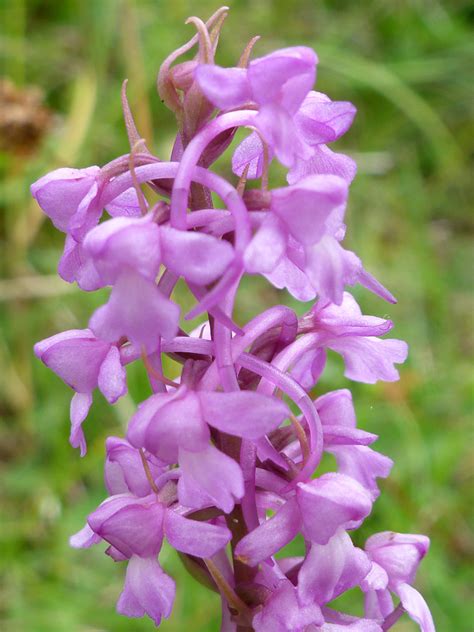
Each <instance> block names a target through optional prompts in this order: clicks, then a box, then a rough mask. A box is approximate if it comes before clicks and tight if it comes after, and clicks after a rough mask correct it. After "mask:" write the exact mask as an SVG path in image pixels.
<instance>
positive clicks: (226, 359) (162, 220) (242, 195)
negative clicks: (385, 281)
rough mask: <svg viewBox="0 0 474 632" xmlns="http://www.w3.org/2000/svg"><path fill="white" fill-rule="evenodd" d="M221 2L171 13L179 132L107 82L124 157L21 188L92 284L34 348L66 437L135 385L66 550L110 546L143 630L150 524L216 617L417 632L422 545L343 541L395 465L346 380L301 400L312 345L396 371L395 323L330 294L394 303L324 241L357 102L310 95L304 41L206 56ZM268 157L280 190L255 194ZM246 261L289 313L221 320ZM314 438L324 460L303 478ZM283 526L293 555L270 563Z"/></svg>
mask: <svg viewBox="0 0 474 632" xmlns="http://www.w3.org/2000/svg"><path fill="white" fill-rule="evenodd" d="M227 11H228V10H227V8H225V7H223V8H221V9H219V10H218V11H217V12H216V13H215V14H214V15H213V16H211V17H210V18H209V20H208V21H207V22H206V23H204V22H202V21H201V20H200V19H198V18H190V20H189V22H190V23H192V24H193V26H194V27H195V28H196V35H195V36H194V37H193V38H191V40H190V41H189V42H188V43H186V44H185V45H184V46H182V47H181V48H180V49H178V50H177V51H175V52H174V53H172V54H171V55H170V56H169V57H168V59H167V60H166V61H165V62H164V63H163V65H162V67H161V69H160V72H159V75H158V90H159V93H160V97H161V99H162V101H163V102H164V103H165V105H167V106H168V107H169V108H170V109H171V110H172V111H173V112H174V113H175V115H176V120H177V125H178V130H177V134H176V140H175V143H174V147H173V150H172V155H171V159H170V161H164V160H161V159H159V158H158V157H156V156H155V155H153V153H152V152H151V151H150V149H149V148H148V147H147V146H146V144H145V142H144V140H143V139H141V137H140V135H139V132H138V130H137V128H136V126H135V122H134V120H133V117H132V114H131V111H130V108H129V105H128V102H127V97H126V92H125V90H126V83H125V84H124V87H123V91H122V103H123V110H124V117H125V123H126V127H127V132H128V137H129V140H130V145H131V150H130V153H129V154H127V155H125V156H121V157H119V158H117V159H115V160H113V161H112V162H110V163H109V164H107V165H105V166H103V167H101V168H99V167H97V166H93V167H88V168H85V169H72V168H65V169H58V170H56V171H53V172H52V173H50V174H48V175H46V176H44V177H43V178H41V179H40V180H38V181H37V182H36V183H35V184H33V185H32V187H31V191H32V194H33V196H34V197H35V198H36V200H37V201H38V203H39V205H40V206H41V208H42V209H43V211H44V212H45V213H46V215H48V217H50V219H51V220H52V222H53V224H54V225H55V226H56V227H57V228H58V229H59V230H61V231H63V232H64V233H65V234H66V243H65V249H64V254H63V256H62V258H61V260H60V262H59V274H60V275H61V277H62V278H63V279H65V280H66V281H68V282H71V283H72V282H74V281H75V282H76V283H77V284H78V285H79V287H81V288H82V289H83V290H85V291H92V290H96V289H98V288H103V287H107V286H109V287H110V288H111V292H110V297H109V300H108V302H107V303H106V304H105V305H103V306H102V307H100V308H99V309H97V311H96V312H95V313H94V314H92V315H91V318H90V320H89V323H88V328H85V329H81V330H72V331H66V332H63V333H59V334H55V335H53V336H51V337H50V338H47V339H46V340H43V341H41V342H39V343H37V345H36V346H35V353H36V355H37V356H38V357H39V358H40V359H41V360H42V361H43V362H44V364H46V365H47V366H48V367H49V368H51V369H52V370H53V371H54V372H55V373H56V374H57V375H58V376H59V377H60V378H62V379H63V380H64V381H65V382H66V384H68V385H69V386H70V387H71V388H72V389H73V391H74V392H75V394H74V396H73V398H72V402H71V424H72V425H71V444H72V445H73V446H74V447H80V448H81V455H84V454H85V453H86V440H85V435H84V432H83V429H82V424H83V422H84V421H85V419H86V417H87V414H88V412H89V409H90V407H91V404H92V395H93V391H94V390H95V389H96V388H98V389H99V390H100V391H101V392H102V393H103V394H104V395H105V397H106V399H107V400H108V401H109V402H110V403H111V404H113V403H114V402H115V401H117V399H118V398H120V397H121V396H123V395H124V394H125V393H126V391H127V383H126V366H127V365H128V364H130V363H132V362H138V363H143V364H144V366H145V368H146V370H147V372H148V376H149V380H150V395H149V397H148V398H147V399H146V400H145V401H143V402H141V403H139V404H138V407H137V410H136V412H135V414H134V415H133V417H132V418H131V420H130V423H129V426H128V430H127V434H126V438H119V437H109V439H107V442H106V464H105V482H106V487H107V491H108V493H109V497H108V498H106V499H105V500H104V502H103V503H102V504H101V505H100V506H99V507H98V508H97V509H96V510H95V511H94V512H92V513H91V514H90V515H89V516H88V518H87V523H86V526H85V527H84V528H83V529H82V530H81V531H79V532H78V533H77V534H76V535H74V536H72V537H71V545H72V546H74V547H88V546H91V545H92V544H98V543H101V542H105V543H106V544H107V548H106V553H107V554H108V555H109V556H110V557H111V558H112V559H113V560H115V561H126V562H127V571H126V579H125V586H124V590H123V593H122V595H121V596H120V598H119V600H118V603H117V610H118V611H119V612H120V613H122V614H124V615H127V616H129V617H141V616H143V615H148V616H149V617H150V618H151V619H152V620H153V621H154V622H155V623H156V625H159V623H160V621H161V619H162V617H168V616H169V615H170V613H171V611H172V606H173V600H174V595H175V584H174V581H173V580H172V578H171V577H169V576H168V575H167V574H166V572H165V571H164V570H163V569H162V568H161V566H160V564H159V562H158V556H159V553H160V549H161V546H162V542H163V539H164V538H166V539H167V540H168V542H169V544H170V545H171V546H172V547H174V548H175V549H176V550H177V551H179V553H180V556H181V559H182V560H183V562H184V564H185V566H186V568H187V569H188V570H189V571H190V572H191V573H192V575H193V576H194V577H196V579H197V580H198V581H201V582H202V583H204V584H205V585H206V586H208V587H210V588H212V589H213V590H215V591H217V592H219V593H220V596H221V599H222V628H221V629H222V631H223V632H245V631H249V632H250V631H251V630H255V631H256V632H318V631H324V632H336V631H341V632H342V631H344V630H348V631H349V630H351V631H354V632H355V631H358V632H381V631H385V630H389V629H390V628H391V627H392V626H393V625H394V624H395V623H396V622H397V620H398V619H399V618H400V616H402V614H403V613H404V612H406V613H408V615H409V616H411V617H412V619H413V620H414V621H416V622H417V623H418V624H419V626H420V629H421V630H422V631H423V632H432V631H433V630H434V625H433V621H432V618H431V615H430V612H429V610H428V607H427V605H426V603H425V601H424V600H423V597H422V596H421V595H420V593H418V592H417V590H416V589H415V588H413V586H412V584H413V581H414V577H415V573H416V570H417V567H418V564H419V562H420V561H421V559H422V558H423V557H424V555H425V554H426V552H427V550H428V545H429V541H428V539H427V538H426V537H425V536H417V535H406V534H405V535H404V534H397V533H392V532H385V533H380V534H376V535H373V536H372V537H371V538H369V540H368V541H367V544H366V548H365V550H362V549H359V548H357V547H356V546H354V544H353V542H352V540H351V537H350V533H351V532H352V531H353V530H355V529H357V528H358V527H359V526H360V525H361V524H362V522H363V521H364V520H365V519H366V518H367V517H368V516H369V514H370V512H371V509H372V505H373V503H374V502H375V501H376V499H377V497H378V495H379V489H378V486H377V479H378V478H385V477H387V476H388V475H389V473H390V469H391V467H392V465H393V464H392V461H391V460H390V459H389V458H388V457H386V456H384V455H381V454H379V453H378V452H376V451H374V450H373V449H372V447H369V446H371V444H372V443H374V441H375V440H376V439H377V436H376V435H373V434H371V433H368V432H364V431H363V430H360V429H358V428H357V422H356V416H355V412H354V408H353V404H352V397H351V394H350V391H348V390H339V391H334V392H329V393H325V394H319V397H318V398H317V399H316V400H313V398H312V395H311V393H312V390H313V389H314V387H315V386H316V384H317V383H318V382H319V380H320V377H321V374H322V373H323V371H324V369H325V365H326V356H327V350H328V349H330V350H332V351H335V352H337V353H339V354H340V355H341V356H342V357H343V359H344V364H345V375H346V377H347V378H349V379H351V380H356V381H359V382H365V383H370V384H372V383H375V382H377V381H379V380H385V381H394V380H397V379H398V372H397V370H396V368H395V364H398V363H401V362H403V361H404V360H405V358H406V355H407V346H406V344H405V343H404V342H402V341H400V340H396V339H390V338H389V339H387V338H382V337H381V336H383V335H385V334H386V333H387V332H388V331H390V329H391V328H392V323H391V322H390V321H387V320H384V319H381V318H377V317H374V316H365V315H363V314H362V312H361V310H360V308H359V306H358V305H357V303H356V301H355V299H354V298H353V297H352V295H351V294H349V293H348V292H347V286H351V285H354V284H356V283H360V284H362V285H364V286H365V287H366V288H368V289H369V290H371V291H373V292H375V293H376V294H378V295H379V296H380V297H381V298H383V299H385V300H388V301H392V302H393V301H394V300H395V299H394V298H393V296H392V295H391V294H390V292H388V290H386V289H385V288H384V287H383V286H382V285H381V284H380V283H379V282H378V281H377V280H376V279H375V278H374V277H373V276H372V275H371V274H370V273H369V272H367V271H366V270H365V269H364V267H363V265H362V262H361V261H360V259H359V258H358V257H357V255H356V254H354V253H353V252H351V251H349V250H346V249H345V248H344V247H343V246H342V242H343V240H344V236H345V224H344V215H345V211H346V202H347V196H348V188H349V185H350V182H351V181H352V179H353V177H354V175H355V170H356V167H355V163H354V162H353V160H352V159H351V158H349V157H348V156H344V155H343V154H337V153H334V152H333V151H332V150H331V149H329V148H328V147H327V143H331V142H332V141H334V140H336V139H337V138H339V137H340V136H341V135H342V134H344V133H345V132H346V131H347V129H348V128H349V127H350V125H351V122H352V120H353V118H354V115H355V108H354V106H353V105H352V104H351V103H348V102H334V101H331V99H330V98H329V97H327V96H326V95H324V94H322V93H320V92H315V91H314V90H313V87H314V82H315V78H316V67H317V62H318V58H317V56H316V54H315V53H314V52H313V51H312V50H311V49H309V48H306V47H304V46H299V47H293V48H286V49H283V50H279V51H275V52H273V53H270V54H269V55H266V56H263V57H260V58H253V59H251V56H252V48H253V46H254V44H255V42H256V40H257V39H258V38H254V39H253V40H251V41H250V43H249V44H248V45H247V46H246V48H245V50H244V52H243V54H242V56H241V59H240V61H239V62H238V64H237V65H236V66H235V67H233V68H222V67H220V66H217V65H216V64H215V62H214V57H215V53H216V47H217V44H218V40H219V36H220V33H221V28H222V26H223V23H224V20H225V18H226V15H227ZM191 50H195V51H196V52H195V56H194V57H193V58H192V59H189V58H188V59H184V55H185V54H186V53H188V52H189V51H191ZM241 127H243V128H245V129H247V130H249V132H250V133H249V135H248V136H247V137H246V138H245V139H244V140H243V142H242V143H241V144H240V145H238V146H237V147H236V148H234V149H233V150H231V151H232V152H233V153H231V156H230V162H231V167H232V170H233V172H234V174H235V178H234V179H232V181H227V180H225V179H224V178H222V177H221V176H219V175H217V174H216V173H214V172H213V171H211V170H210V167H211V165H212V164H213V163H214V162H215V160H216V159H217V158H218V157H219V156H221V155H222V154H224V152H226V150H227V149H228V148H229V146H230V145H231V143H232V140H233V138H234V135H235V132H236V130H237V129H238V128H241ZM273 160H276V161H278V162H280V163H281V164H282V165H283V166H284V167H286V168H287V170H288V175H287V180H288V183H289V184H288V185H287V186H283V187H280V188H277V189H273V190H271V189H269V186H268V181H269V178H268V174H269V169H270V167H271V162H272V161H273ZM252 179H253V180H256V181H257V186H256V187H255V186H253V187H252V188H248V181H249V180H252ZM143 185H145V186H146V187H147V188H148V190H149V192H150V191H151V192H152V194H151V195H148V196H147V197H145V196H144V193H143V190H142V186H143ZM213 194H215V195H217V196H218V197H220V198H221V200H222V203H223V206H224V208H223V209H219V208H215V207H214V205H213V202H212V200H213ZM152 199H153V200H154V201H149V200H152ZM104 211H105V213H106V215H105V216H104ZM245 274H259V275H262V276H264V277H265V278H266V279H268V281H269V282H270V283H272V284H273V285H274V286H276V287H277V288H287V290H288V291H289V292H290V293H291V294H292V295H293V296H294V297H295V298H297V299H299V300H301V301H309V300H313V301H315V302H314V304H313V306H312V308H311V309H310V310H309V311H308V313H306V314H305V315H304V316H303V317H302V318H299V319H298V318H297V316H296V314H295V313H294V311H293V310H291V309H289V308H288V307H285V306H274V307H271V308H269V309H268V310H266V311H264V312H263V313H262V314H260V315H258V316H256V317H255V318H254V319H253V320H251V321H250V322H248V323H246V324H243V325H242V324H238V321H239V317H238V314H234V300H235V296H236V293H237V291H238V287H239V284H240V281H241V279H242V277H243V276H244V275H245ZM179 279H182V280H183V282H184V283H185V284H186V285H187V286H188V288H189V290H190V292H191V293H192V295H194V297H195V298H196V305H195V306H194V308H193V309H192V310H191V312H190V313H189V314H187V315H186V316H185V319H189V318H192V317H195V316H198V315H200V314H203V313H205V312H207V317H205V318H204V319H203V324H201V325H200V326H199V327H198V328H197V329H195V330H194V331H192V332H190V333H186V332H185V329H184V322H183V321H182V315H181V311H180V307H179V305H178V304H177V303H176V297H177V296H178V295H177V294H174V293H173V291H174V288H175V286H176V284H177V282H178V280H179ZM163 354H166V355H169V356H171V357H172V358H173V359H174V360H177V361H178V362H179V363H180V364H181V365H182V372H181V375H180V377H179V379H177V380H171V379H170V378H169V377H167V376H166V375H165V374H164V372H163V367H162V357H163ZM323 452H329V453H331V454H333V455H334V456H335V459H336V463H337V469H336V471H334V472H326V473H321V472H320V471H319V469H318V465H319V462H320V460H321V457H322V455H323ZM298 534H302V535H303V537H304V541H305V555H304V556H303V557H301V558H285V557H284V556H283V557H282V554H281V550H282V549H283V547H284V546H285V545H286V544H287V543H289V542H290V541H291V540H292V539H293V538H294V537H295V536H296V535H298ZM277 554H278V557H275V556H276V555H277ZM355 586H358V587H360V588H361V589H362V591H363V593H364V595H365V615H364V617H362V618H360V617H354V616H351V615H349V614H346V613H343V612H340V611H339V609H338V608H337V607H336V606H334V605H333V604H332V602H333V600H334V599H335V598H336V597H338V596H339V595H341V594H342V593H344V592H345V591H347V590H350V589H352V588H353V587H355ZM178 589H179V587H178ZM393 596H395V599H396V600H397V602H396V603H394V601H393Z"/></svg>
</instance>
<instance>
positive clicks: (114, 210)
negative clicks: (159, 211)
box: [105, 187, 142, 217]
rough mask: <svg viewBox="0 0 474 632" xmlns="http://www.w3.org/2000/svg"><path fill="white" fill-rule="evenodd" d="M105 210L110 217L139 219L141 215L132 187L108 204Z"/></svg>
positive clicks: (135, 193)
mask: <svg viewBox="0 0 474 632" xmlns="http://www.w3.org/2000/svg"><path fill="white" fill-rule="evenodd" d="M105 210H106V211H107V213H109V215H111V216H112V217H141V214H142V211H141V208H140V204H139V202H138V196H137V192H136V191H135V189H134V188H133V187H130V189H127V190H126V191H124V192H123V193H121V194H120V195H118V196H117V197H116V198H115V199H114V200H112V201H111V202H109V203H108V204H107V206H106V207H105Z"/></svg>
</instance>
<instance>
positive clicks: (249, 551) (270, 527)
mask: <svg viewBox="0 0 474 632" xmlns="http://www.w3.org/2000/svg"><path fill="white" fill-rule="evenodd" d="M300 528H301V514H300V511H299V508H298V504H297V502H296V499H294V498H293V499H291V500H288V501H287V502H286V503H285V504H284V505H283V506H282V507H281V509H279V510H278V511H277V512H276V514H275V515H274V516H272V517H271V518H270V519H269V520H265V521H264V522H262V523H261V524H260V526H258V527H257V528H256V529H254V530H253V531H251V532H250V533H249V534H248V535H246V536H244V537H243V538H242V540H240V542H239V543H238V545H237V547H236V549H235V552H236V555H237V556H238V557H240V558H242V559H243V560H244V561H245V562H246V563H248V564H250V566H256V565H257V564H259V563H260V562H263V560H266V559H267V558H269V557H271V556H272V555H274V554H275V553H277V551H279V550H280V549H281V548H282V547H284V546H285V545H286V544H288V542H291V540H293V538H294V537H296V535H297V534H298V532H299V530H300Z"/></svg>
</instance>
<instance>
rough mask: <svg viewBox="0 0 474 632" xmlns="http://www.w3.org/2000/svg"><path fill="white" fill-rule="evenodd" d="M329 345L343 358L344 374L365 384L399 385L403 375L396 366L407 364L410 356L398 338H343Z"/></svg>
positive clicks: (404, 344)
mask: <svg viewBox="0 0 474 632" xmlns="http://www.w3.org/2000/svg"><path fill="white" fill-rule="evenodd" d="M326 344H327V346H328V347H329V348H330V349H333V351H337V353H340V354H341V355H342V357H343V358H344V362H345V365H346V369H345V372H344V375H345V376H346V377H348V378H350V379H351V380H356V381H357V382H364V383H365V384H375V383H376V382H378V381H379V380H383V381H384V382H396V381H397V380H398V379H399V377H400V376H399V374H398V371H397V369H396V368H395V367H394V364H400V363H401V362H405V360H406V357H407V355H408V345H407V344H406V342H404V341H403V340H396V339H380V338H376V337H373V336H367V337H355V336H343V337H341V338H337V339H335V338H332V339H331V340H329V341H327V343H326Z"/></svg>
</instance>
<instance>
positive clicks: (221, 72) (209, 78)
mask: <svg viewBox="0 0 474 632" xmlns="http://www.w3.org/2000/svg"><path fill="white" fill-rule="evenodd" d="M194 77H195V79H196V81H197V83H198V85H199V87H200V88H201V90H202V91H203V92H204V94H205V96H206V97H207V99H209V101H210V102H211V103H212V104H213V105H215V106H216V107H218V108H219V109H221V110H230V109H232V108H235V107H238V106H239V105H243V104H244V103H246V102H248V101H251V93H250V87H249V84H248V81H247V70H246V69H244V68H221V67H220V66H214V65H210V64H200V65H199V66H198V67H197V68H196V71H195V73H194Z"/></svg>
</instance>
